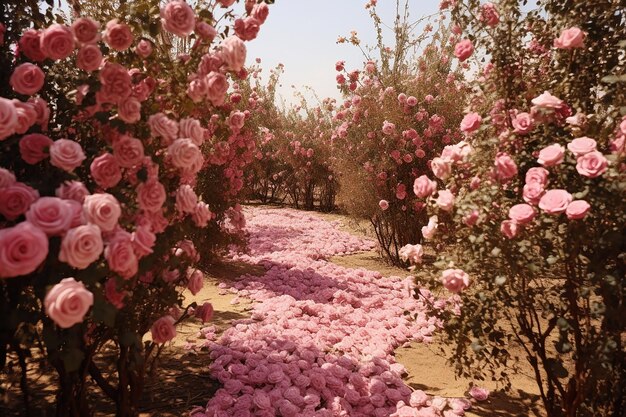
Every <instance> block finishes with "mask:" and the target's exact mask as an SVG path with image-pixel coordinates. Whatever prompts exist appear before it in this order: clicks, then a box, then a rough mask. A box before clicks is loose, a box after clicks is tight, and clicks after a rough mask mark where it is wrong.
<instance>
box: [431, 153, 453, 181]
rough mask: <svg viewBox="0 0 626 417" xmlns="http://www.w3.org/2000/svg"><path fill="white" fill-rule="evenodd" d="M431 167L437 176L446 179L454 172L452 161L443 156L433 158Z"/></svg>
mask: <svg viewBox="0 0 626 417" xmlns="http://www.w3.org/2000/svg"><path fill="white" fill-rule="evenodd" d="M430 169H431V170H432V171H433V174H434V175H435V177H437V178H439V179H441V180H445V179H446V178H448V177H449V176H450V174H452V166H451V164H450V162H448V161H446V160H445V159H443V158H439V157H437V158H433V160H432V161H431V163H430Z"/></svg>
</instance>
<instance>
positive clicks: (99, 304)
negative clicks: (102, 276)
mask: <svg viewBox="0 0 626 417" xmlns="http://www.w3.org/2000/svg"><path fill="white" fill-rule="evenodd" d="M91 315H92V317H93V319H94V320H95V321H100V322H102V323H104V324H105V325H107V326H108V327H115V317H116V316H117V309H116V308H115V307H114V306H112V305H111V304H109V303H108V302H106V300H105V299H104V298H100V297H97V298H96V299H95V302H94V305H93V309H92V311H91Z"/></svg>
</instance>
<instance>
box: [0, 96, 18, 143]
mask: <svg viewBox="0 0 626 417" xmlns="http://www.w3.org/2000/svg"><path fill="white" fill-rule="evenodd" d="M16 127H17V109H16V108H15V104H13V102H12V101H11V100H8V99H6V98H2V97H0V140H4V139H6V138H7V137H9V136H11V135H12V134H13V133H15V129H16Z"/></svg>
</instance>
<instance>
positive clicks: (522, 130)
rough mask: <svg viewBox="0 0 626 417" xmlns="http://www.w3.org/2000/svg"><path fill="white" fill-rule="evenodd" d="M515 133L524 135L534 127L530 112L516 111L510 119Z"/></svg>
mask: <svg viewBox="0 0 626 417" xmlns="http://www.w3.org/2000/svg"><path fill="white" fill-rule="evenodd" d="M511 124H512V125H513V128H514V129H515V133H518V134H520V135H525V134H527V133H530V132H531V131H532V130H533V129H534V128H535V122H534V120H533V117H532V116H531V115H530V113H517V114H516V115H515V117H514V118H513V119H512V120H511Z"/></svg>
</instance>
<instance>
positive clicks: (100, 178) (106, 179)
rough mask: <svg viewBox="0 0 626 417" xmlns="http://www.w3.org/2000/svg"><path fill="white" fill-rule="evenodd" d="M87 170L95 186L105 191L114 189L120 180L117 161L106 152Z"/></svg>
mask: <svg viewBox="0 0 626 417" xmlns="http://www.w3.org/2000/svg"><path fill="white" fill-rule="evenodd" d="M89 169H90V172H91V177H92V178H93V180H94V181H95V182H96V184H98V185H99V186H100V187H102V188H104V189H105V190H106V189H107V188H112V187H115V186H116V185H117V184H118V183H119V182H120V180H121V179H122V171H121V169H120V166H119V164H118V162H117V159H116V158H115V157H114V156H113V155H111V154H110V153H108V152H107V153H105V154H102V155H100V156H99V157H97V158H95V159H94V160H93V162H92V163H91V166H90V168H89Z"/></svg>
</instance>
